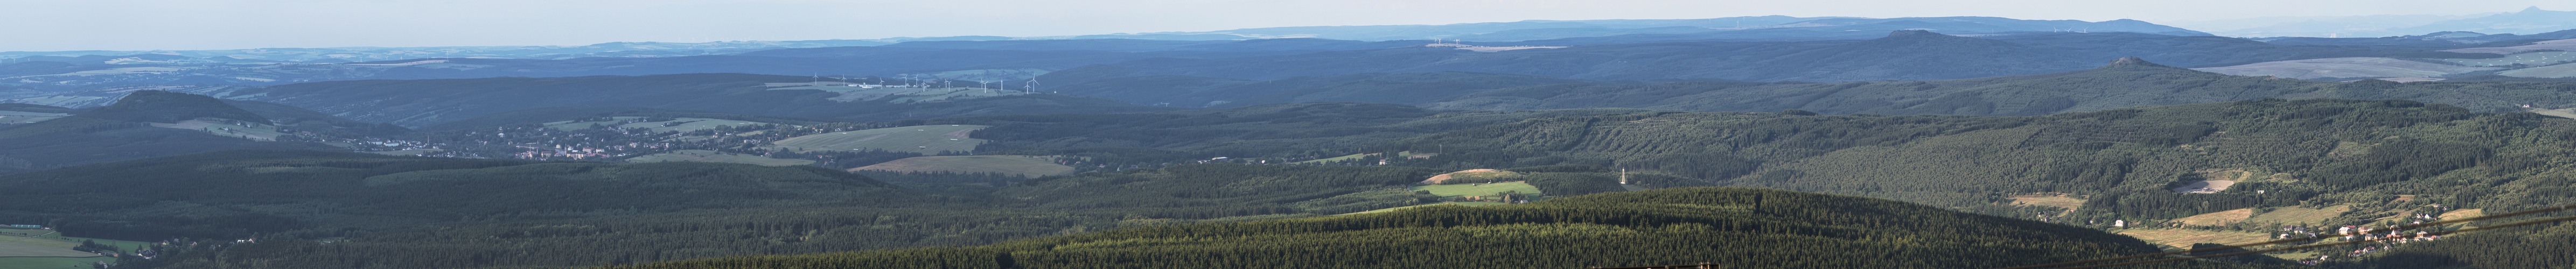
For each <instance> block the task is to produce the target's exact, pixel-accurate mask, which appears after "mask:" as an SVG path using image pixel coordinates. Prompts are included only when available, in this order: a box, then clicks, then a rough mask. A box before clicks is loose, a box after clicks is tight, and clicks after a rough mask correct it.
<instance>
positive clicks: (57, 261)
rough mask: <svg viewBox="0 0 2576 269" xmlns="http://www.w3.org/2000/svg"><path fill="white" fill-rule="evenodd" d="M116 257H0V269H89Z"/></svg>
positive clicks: (113, 260)
mask: <svg viewBox="0 0 2576 269" xmlns="http://www.w3.org/2000/svg"><path fill="white" fill-rule="evenodd" d="M115 261H116V257H107V256H98V257H84V258H61V257H0V269H89V268H91V267H90V265H91V264H94V263H97V262H115Z"/></svg>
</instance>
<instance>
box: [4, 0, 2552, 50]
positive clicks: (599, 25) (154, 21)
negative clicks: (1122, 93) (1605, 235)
mask: <svg viewBox="0 0 2576 269" xmlns="http://www.w3.org/2000/svg"><path fill="white" fill-rule="evenodd" d="M2535 6H2536V7H2540V8H2541V9H2546V10H2557V11H2567V10H2576V1H2567V0H2465V1H2433V0H2280V1H2270V0H2158V1H2140V0H2120V1H2100V0H1993V1H1957V0H1797V1H1783V0H1761V1H1740V0H1584V1H1573V0H1084V1H1061V0H1050V1H1030V0H916V1H879V0H859V1H823V0H768V1H757V0H755V1H680V0H615V1H607V0H441V1H423V0H328V1H324V0H0V51H72V50H195V49H248V48H318V47H352V46H376V47H417V46H520V45H587V44H596V43H605V42H621V41H627V42H639V41H661V42H705V41H727V40H819V39H878V38H889V37H931V36H963V35H993V36H1063V35H1085V34H1109V33H1146V32H1186V31H1215V30H1226V29H1240V28H1259V27H1285V26H1328V25H1398V24H1450V23H1475V22H1508V21H1520V20H1589V19H1699V18H1718V17H1736V16H1764V15H1786V16H1797V17H1821V16H1845V17H1872V18H1894V17H1945V16H1989V17H2006V18H2015V19H2047V20H2084V21H2106V20H2116V19H2136V20H2143V21H2148V22H2158V21H2207V20H2223V19H2239V18H2253V17H2273V16H2352V15H2382V14H2409V15H2412V14H2433V15H2456V14H2475V13H2491V12H2512V11H2518V10H2522V9H2523V8H2526V7H2535Z"/></svg>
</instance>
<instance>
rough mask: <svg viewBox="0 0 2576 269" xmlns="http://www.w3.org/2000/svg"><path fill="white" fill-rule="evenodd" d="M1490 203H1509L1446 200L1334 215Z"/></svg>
mask: <svg viewBox="0 0 2576 269" xmlns="http://www.w3.org/2000/svg"><path fill="white" fill-rule="evenodd" d="M1489 205H1507V204H1505V203H1501V202H1444V203H1437V204H1427V205H1409V206H1400V207H1394V208H1386V209H1378V210H1369V211H1360V212H1351V213H1342V214H1337V215H1334V216H1340V215H1358V214H1368V213H1378V212H1394V211H1396V210H1404V209H1406V208H1415V207H1425V206H1489Z"/></svg>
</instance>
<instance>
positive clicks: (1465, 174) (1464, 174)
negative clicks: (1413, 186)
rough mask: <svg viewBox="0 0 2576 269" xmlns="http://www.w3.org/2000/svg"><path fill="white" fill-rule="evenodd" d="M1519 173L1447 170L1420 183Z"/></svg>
mask: <svg viewBox="0 0 2576 269" xmlns="http://www.w3.org/2000/svg"><path fill="white" fill-rule="evenodd" d="M1520 175H1521V173H1513V172H1512V171H1503V170H1494V169H1468V170H1467V171H1457V172H1449V173H1447V174H1440V175H1437V176H1431V179H1424V180H1422V184H1440V183H1441V182H1449V181H1450V180H1467V181H1493V180H1501V179H1511V178H1517V177H1519V176H1520Z"/></svg>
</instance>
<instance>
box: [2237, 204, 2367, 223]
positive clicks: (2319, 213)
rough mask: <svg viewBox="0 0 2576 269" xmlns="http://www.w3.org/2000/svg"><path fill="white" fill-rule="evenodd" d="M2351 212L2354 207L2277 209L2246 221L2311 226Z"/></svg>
mask: <svg viewBox="0 0 2576 269" xmlns="http://www.w3.org/2000/svg"><path fill="white" fill-rule="evenodd" d="M2349 210H2352V206H2351V205H2337V206H2332V207H2326V208H2322V209H2309V208H2304V207H2275V208H2272V212H2263V214H2255V215H2254V216H2252V217H2248V218H2246V219H2245V221H2252V222H2254V223H2280V224H2288V223H2309V224H2314V223H2318V222H2323V221H2325V220H2326V218H2332V217H2334V216H2337V215H2343V212H2344V211H2349Z"/></svg>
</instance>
